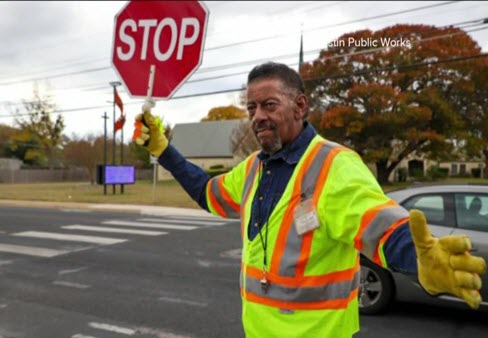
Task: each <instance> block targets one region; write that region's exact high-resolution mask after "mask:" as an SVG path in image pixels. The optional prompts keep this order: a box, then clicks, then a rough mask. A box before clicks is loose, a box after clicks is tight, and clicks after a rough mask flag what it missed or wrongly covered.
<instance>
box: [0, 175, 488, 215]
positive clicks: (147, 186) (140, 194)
mask: <svg viewBox="0 0 488 338" xmlns="http://www.w3.org/2000/svg"><path fill="white" fill-rule="evenodd" d="M423 183H426V184H439V183H450V184H452V183H478V184H488V179H472V178H450V179H448V180H445V181H436V182H431V183H429V182H423ZM409 185H411V183H410V182H408V183H393V184H389V185H385V186H383V190H384V191H386V192H387V191H390V190H394V189H398V188H402V187H405V186H409ZM115 190H116V192H115V194H113V186H107V194H106V195H104V192H103V185H96V184H95V185H91V184H90V183H85V182H76V183H73V182H65V183H29V184H22V183H18V184H7V183H0V200H30V201H51V202H79V203H110V204H142V205H160V206H168V207H180V208H199V206H198V205H197V203H195V202H194V201H193V200H192V199H191V198H190V197H189V196H188V195H187V194H186V192H185V191H184V190H183V189H182V188H181V186H180V185H179V184H178V183H177V182H176V181H174V180H170V181H161V182H157V184H156V186H155V189H154V190H153V184H152V181H150V180H146V181H144V180H140V181H137V182H136V184H133V185H125V186H124V193H123V194H121V193H120V185H117V186H116V189H115ZM153 191H154V193H153Z"/></svg>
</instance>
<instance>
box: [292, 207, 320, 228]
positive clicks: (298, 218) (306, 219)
mask: <svg viewBox="0 0 488 338" xmlns="http://www.w3.org/2000/svg"><path fill="white" fill-rule="evenodd" d="M294 223H295V229H296V231H297V234H298V235H299V236H301V235H303V234H305V233H307V232H309V231H312V230H314V229H317V228H318V227H319V226H320V224H319V218H318V217H317V210H315V206H314V205H313V202H312V199H308V200H305V201H301V202H300V204H298V205H297V207H296V208H295V216H294Z"/></svg>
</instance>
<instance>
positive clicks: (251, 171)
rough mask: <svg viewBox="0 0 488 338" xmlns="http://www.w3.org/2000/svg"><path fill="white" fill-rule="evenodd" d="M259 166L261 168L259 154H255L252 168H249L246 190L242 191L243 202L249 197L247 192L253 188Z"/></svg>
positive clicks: (245, 184) (245, 183)
mask: <svg viewBox="0 0 488 338" xmlns="http://www.w3.org/2000/svg"><path fill="white" fill-rule="evenodd" d="M258 168H259V159H258V157H257V156H254V159H253V162H252V164H251V168H250V169H249V173H248V174H247V177H246V181H245V182H244V190H243V191H242V198H241V201H242V202H243V203H244V199H245V198H246V197H247V194H248V193H249V191H250V190H251V187H252V184H253V183H254V178H255V177H256V172H257V171H258ZM243 207H244V206H243Z"/></svg>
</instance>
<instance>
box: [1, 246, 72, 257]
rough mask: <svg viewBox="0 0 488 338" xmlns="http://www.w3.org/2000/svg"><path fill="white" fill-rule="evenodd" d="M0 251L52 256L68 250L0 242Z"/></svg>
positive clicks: (62, 253)
mask: <svg viewBox="0 0 488 338" xmlns="http://www.w3.org/2000/svg"><path fill="white" fill-rule="evenodd" d="M0 252H8V253H15V254H20V255H27V256H38V257H54V256H58V255H64V254H66V253H68V252H69V251H65V250H54V249H48V248H40V247H35V246H26V245H15V244H1V243H0Z"/></svg>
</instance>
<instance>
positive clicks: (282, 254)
mask: <svg viewBox="0 0 488 338" xmlns="http://www.w3.org/2000/svg"><path fill="white" fill-rule="evenodd" d="M256 155H257V153H254V154H252V155H251V156H249V157H248V158H247V159H246V160H245V161H243V162H242V163H240V164H239V165H238V166H236V167H235V168H234V169H233V170H232V171H230V172H229V173H227V174H224V175H221V176H219V177H216V178H213V179H212V180H210V182H209V183H208V185H207V201H208V205H209V209H210V211H211V212H212V213H215V214H218V215H220V216H223V217H240V218H241V235H242V239H243V240H242V243H243V244H242V245H243V249H242V267H241V280H240V286H241V296H242V302H243V313H242V317H243V325H244V329H245V332H246V337H248V338H273V337H276V338H314V337H317V338H328V337H330V338H340V337H348V338H349V337H351V336H352V335H353V334H354V333H355V332H357V331H358V330H359V319H358V300H357V297H358V288H359V274H360V265H359V254H358V253H359V251H361V252H362V253H363V254H365V255H366V256H368V257H369V258H371V259H373V260H374V261H375V262H377V263H378V264H380V265H382V266H384V267H387V264H386V260H385V258H384V255H383V253H382V252H383V250H382V248H383V243H384V242H385V241H386V239H387V238H388V236H389V235H390V234H391V233H392V232H393V230H394V229H395V228H396V227H398V226H399V225H401V224H402V223H404V222H405V220H406V218H407V217H408V212H407V211H406V210H405V209H403V208H402V207H400V206H398V204H396V203H395V202H394V201H392V200H390V199H389V198H388V197H387V196H386V195H385V194H384V193H383V191H382V189H381V187H380V186H379V185H378V183H377V181H376V179H375V178H374V176H373V175H372V173H371V172H370V170H369V169H368V168H367V167H366V166H365V165H364V163H363V162H362V160H361V158H360V157H359V156H358V155H357V154H356V153H355V152H353V151H351V150H350V149H348V148H345V147H343V146H340V145H338V144H336V143H333V142H330V141H326V140H324V139H323V138H322V137H320V136H318V135H317V136H315V137H314V139H313V140H312V142H311V143H310V145H309V146H308V147H307V149H306V151H305V153H304V156H302V158H301V159H300V161H299V162H298V164H297V166H296V168H295V170H294V172H293V174H292V176H291V179H290V181H289V182H288V184H287V186H286V188H285V191H284V193H283V195H282V196H281V198H280V200H279V201H278V203H277V204H276V206H275V208H274V210H273V212H272V213H271V215H270V217H269V220H268V230H267V231H268V234H267V236H268V249H267V250H266V252H267V253H268V256H269V257H267V261H268V262H270V264H269V268H268V270H269V271H267V273H266V279H267V280H269V282H270V286H269V287H268V289H267V291H266V292H264V291H263V290H262V288H261V283H260V281H261V279H262V278H263V266H262V265H263V264H262V263H263V255H264V250H263V247H262V244H261V242H260V241H259V240H253V241H250V240H249V239H248V235H247V231H246V227H247V225H248V224H249V221H250V217H251V205H252V199H253V198H254V196H255V193H256V190H257V186H258V184H259V182H258V177H259V175H258V173H259V171H260V170H261V165H260V161H259V160H258V159H257V156H256ZM308 199H311V200H312V202H313V205H314V206H315V208H316V213H317V215H318V219H319V224H320V226H319V228H317V229H315V230H313V231H310V232H307V233H305V234H303V235H301V236H299V235H298V234H297V231H296V228H295V226H294V212H295V208H296V207H297V206H298V205H299V204H300V202H301V201H304V200H308ZM262 231H263V230H262Z"/></svg>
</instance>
